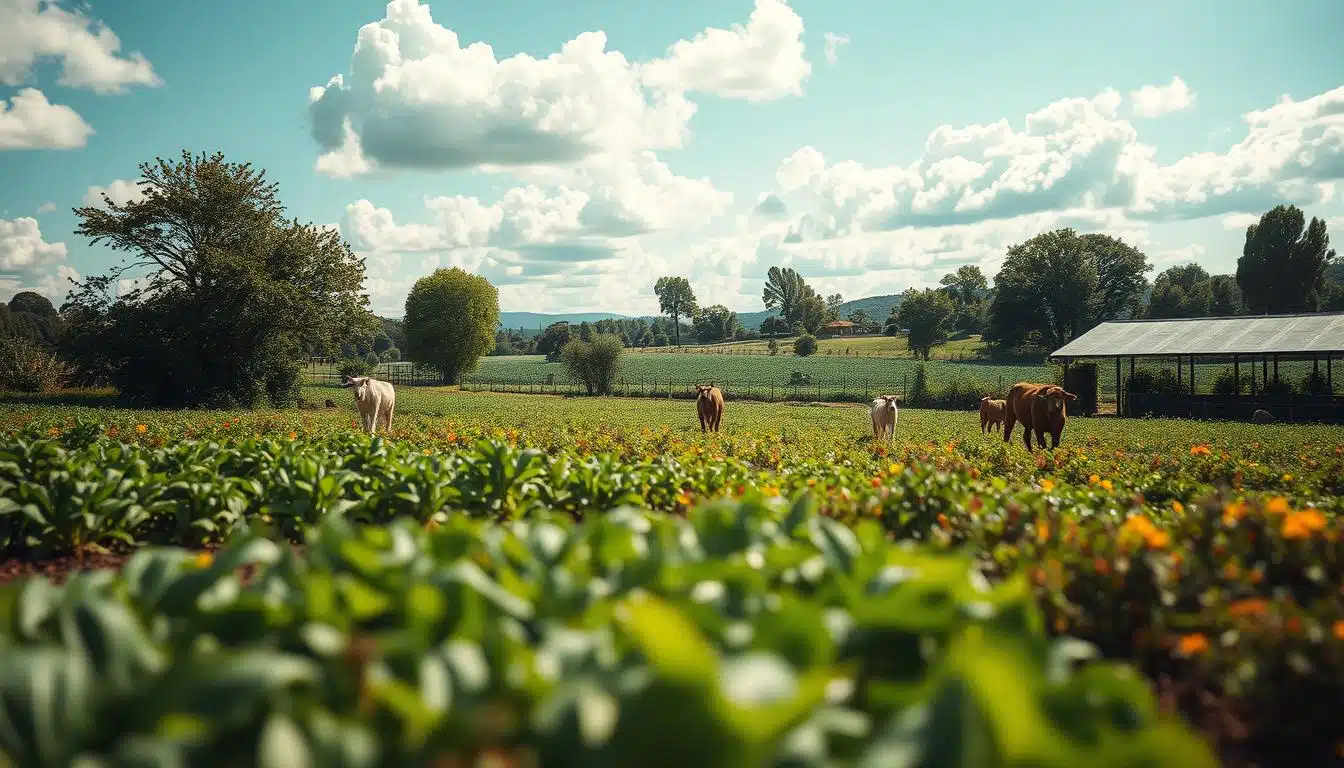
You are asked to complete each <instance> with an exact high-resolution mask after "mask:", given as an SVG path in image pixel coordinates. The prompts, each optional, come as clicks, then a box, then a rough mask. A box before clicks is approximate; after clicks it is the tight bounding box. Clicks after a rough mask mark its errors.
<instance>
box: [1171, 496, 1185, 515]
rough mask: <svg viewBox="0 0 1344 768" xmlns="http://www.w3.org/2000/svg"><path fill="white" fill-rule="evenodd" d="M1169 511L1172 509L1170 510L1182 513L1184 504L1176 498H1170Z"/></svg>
mask: <svg viewBox="0 0 1344 768" xmlns="http://www.w3.org/2000/svg"><path fill="white" fill-rule="evenodd" d="M1171 511H1172V512H1175V513H1176V514H1178V515H1180V514H1184V513H1185V505H1184V504H1182V503H1181V502H1179V501H1177V500H1176V499H1172V500H1171Z"/></svg>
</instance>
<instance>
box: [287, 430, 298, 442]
mask: <svg viewBox="0 0 1344 768" xmlns="http://www.w3.org/2000/svg"><path fill="white" fill-rule="evenodd" d="M298 436H299V433H298V432H290V433H289V439H290V440H293V439H294V438H296V437H298Z"/></svg>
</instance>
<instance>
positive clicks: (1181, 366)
mask: <svg viewBox="0 0 1344 768" xmlns="http://www.w3.org/2000/svg"><path fill="white" fill-rule="evenodd" d="M1184 375H1185V361H1183V360H1181V356H1180V355H1177V356H1176V386H1177V388H1180V389H1184V388H1185V380H1184V379H1183V378H1182V377H1183V376H1184Z"/></svg>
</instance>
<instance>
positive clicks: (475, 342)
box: [403, 267, 499, 384]
mask: <svg viewBox="0 0 1344 768" xmlns="http://www.w3.org/2000/svg"><path fill="white" fill-rule="evenodd" d="M403 324H404V327H405V330H406V349H405V350H404V351H405V353H406V357H407V359H409V360H412V361H413V362H416V363H419V364H421V365H425V366H427V367H429V368H432V369H434V370H436V371H438V372H439V375H440V376H442V377H443V383H445V384H457V383H458V382H459V380H460V379H461V377H462V375H463V374H465V373H470V372H471V371H473V370H475V368H476V364H477V362H479V361H480V359H481V356H483V355H485V354H486V353H487V352H489V351H490V350H491V349H492V348H493V347H494V345H495V326H497V325H499V291H498V289H496V288H495V286H493V285H491V284H490V281H489V280H486V279H485V278H484V277H480V276H479V275H473V274H471V273H470V272H466V271H464V270H461V269H458V268H457V267H453V268H452V269H442V268H440V269H436V270H434V271H433V272H432V273H430V274H428V275H426V276H424V277H422V278H420V279H419V280H417V281H415V285H414V286H413V287H412V288H411V292H410V294H408V295H407V296H406V312H405V318H404V320H403Z"/></svg>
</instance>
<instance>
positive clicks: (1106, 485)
mask: <svg viewBox="0 0 1344 768" xmlns="http://www.w3.org/2000/svg"><path fill="white" fill-rule="evenodd" d="M1101 487H1102V488H1105V489H1106V490H1108V491H1111V490H1114V489H1115V485H1113V484H1112V483H1111V481H1110V480H1102V481H1101Z"/></svg>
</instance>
